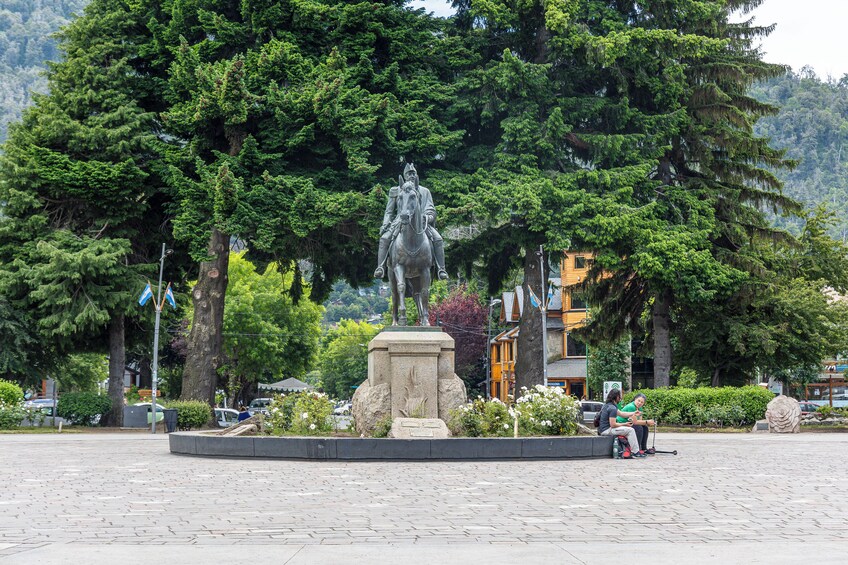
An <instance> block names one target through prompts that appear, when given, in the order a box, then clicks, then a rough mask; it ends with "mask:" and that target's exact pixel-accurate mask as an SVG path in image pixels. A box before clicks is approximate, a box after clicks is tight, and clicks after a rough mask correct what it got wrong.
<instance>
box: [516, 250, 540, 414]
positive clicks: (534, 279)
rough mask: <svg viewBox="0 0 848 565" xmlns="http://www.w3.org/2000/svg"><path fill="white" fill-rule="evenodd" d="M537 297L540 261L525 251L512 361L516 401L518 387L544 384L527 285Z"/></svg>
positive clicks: (535, 316) (534, 311)
mask: <svg viewBox="0 0 848 565" xmlns="http://www.w3.org/2000/svg"><path fill="white" fill-rule="evenodd" d="M531 284H532V285H533V292H535V293H536V296H539V297H541V296H542V285H541V279H540V277H539V258H538V257H537V256H536V253H535V252H534V251H533V250H531V249H528V250H526V254H525V256H524V285H523V286H524V307H523V308H524V309H523V313H522V315H521V320H520V321H519V323H518V327H519V328H520V329H519V333H518V352H517V354H516V360H515V398H516V399H517V398H518V397H519V396H521V387H527V388H531V387H532V386H534V385H537V384H542V383H543V382H544V373H543V371H544V369H543V366H542V316H541V313H540V312H539V309H538V308H536V307H535V306H533V305H532V304H530V293H529V292H528V291H527V289H528V288H529V285H531Z"/></svg>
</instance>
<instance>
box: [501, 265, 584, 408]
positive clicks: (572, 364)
mask: <svg viewBox="0 0 848 565" xmlns="http://www.w3.org/2000/svg"><path fill="white" fill-rule="evenodd" d="M593 259H594V255H593V254H592V253H590V252H581V251H568V252H566V253H565V255H564V256H563V259H562V261H560V264H559V272H552V273H550V276H549V278H548V284H553V285H555V286H554V288H555V289H556V290H557V292H555V293H554V296H553V297H552V299H551V303H550V305H549V307H548V312H547V328H548V339H547V353H548V385H549V386H561V387H563V388H564V389H565V392H566V394H571V395H574V396H576V397H577V398H582V397H583V396H587V392H588V391H587V390H586V376H587V370H588V365H587V359H586V345H585V344H584V343H582V342H580V341H579V340H577V339H575V338H574V337H573V336H572V335H571V330H573V329H575V328H578V327H580V326H582V325H583V324H585V323H586V319H587V317H588V310H587V308H586V303H585V301H583V300H582V299H581V298H580V295H579V294H578V293H576V292H575V289H574V287H575V285H577V284H579V283H581V282H583V281H584V280H585V279H586V275H587V273H588V271H589V268H590V267H591V266H592V261H593ZM501 301H502V302H501V317H500V319H501V323H502V324H510V325H514V326H513V327H511V328H510V329H508V330H506V331H503V332H501V333H500V334H498V335H497V336H495V337H494V338H493V339H492V340H491V342H490V343H489V348H490V350H489V359H490V361H489V363H490V371H491V373H490V375H491V380H490V390H489V393H490V394H491V396H492V397H493V398H499V399H501V400H503V401H506V400H507V395H511V394H513V393H514V390H515V358H516V352H517V344H518V332H519V330H518V322H519V320H520V319H521V315H522V313H523V309H524V289H523V287H521V286H518V287H515V290H514V291H511V292H504V293H503V295H502V297H501Z"/></svg>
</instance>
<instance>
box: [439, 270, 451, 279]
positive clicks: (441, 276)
mask: <svg viewBox="0 0 848 565" xmlns="http://www.w3.org/2000/svg"><path fill="white" fill-rule="evenodd" d="M448 278H449V277H448V272H447V271H446V270H444V269H439V279H441V280H443V281H446V280H448Z"/></svg>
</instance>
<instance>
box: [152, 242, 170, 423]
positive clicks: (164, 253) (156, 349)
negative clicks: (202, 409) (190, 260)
mask: <svg viewBox="0 0 848 565" xmlns="http://www.w3.org/2000/svg"><path fill="white" fill-rule="evenodd" d="M171 253H172V251H171V250H170V249H168V250H166V249H165V244H164V243H163V244H162V256H161V257H160V258H159V286H158V287H157V288H156V304H154V309H155V310H156V323H155V325H154V329H153V375H152V378H151V380H150V420H151V421H150V433H151V434H155V433H156V385H157V384H158V373H159V317H160V315H161V313H162V306H164V304H163V303H162V301H161V298H162V272H163V271H164V269H165V257H166V256H168V255H170V254H171Z"/></svg>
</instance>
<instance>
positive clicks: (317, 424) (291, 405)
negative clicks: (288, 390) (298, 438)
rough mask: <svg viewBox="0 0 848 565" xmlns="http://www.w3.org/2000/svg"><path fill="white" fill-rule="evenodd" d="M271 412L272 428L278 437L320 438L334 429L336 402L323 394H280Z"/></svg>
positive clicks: (274, 401)
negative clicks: (284, 435)
mask: <svg viewBox="0 0 848 565" xmlns="http://www.w3.org/2000/svg"><path fill="white" fill-rule="evenodd" d="M268 413H269V414H270V416H269V418H268V427H270V428H271V430H272V431H273V432H274V433H277V434H283V433H293V434H298V435H319V434H326V433H329V432H331V431H332V430H333V422H332V419H331V418H330V416H331V415H332V413H333V403H332V402H331V401H330V399H329V397H328V396H327V395H326V394H323V393H320V392H312V391H309V392H295V393H292V394H285V395H282V394H281V395H277V396H275V397H274V399H273V400H272V401H271V404H269V405H268Z"/></svg>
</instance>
